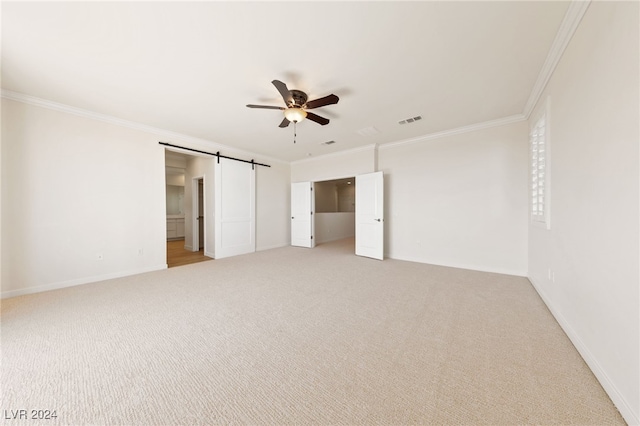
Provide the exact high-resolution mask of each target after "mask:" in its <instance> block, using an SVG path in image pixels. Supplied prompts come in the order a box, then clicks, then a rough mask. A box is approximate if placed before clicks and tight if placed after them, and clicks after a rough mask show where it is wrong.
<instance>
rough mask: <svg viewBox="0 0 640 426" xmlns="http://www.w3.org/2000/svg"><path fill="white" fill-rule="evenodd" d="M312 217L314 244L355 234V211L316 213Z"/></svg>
mask: <svg viewBox="0 0 640 426" xmlns="http://www.w3.org/2000/svg"><path fill="white" fill-rule="evenodd" d="M314 218H315V219H314V220H315V239H316V244H322V243H327V242H329V241H334V240H341V239H343V238H349V237H354V236H355V235H356V214H355V213H348V212H343V213H337V212H334V213H316V214H315V215H314Z"/></svg>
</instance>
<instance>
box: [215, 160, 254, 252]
mask: <svg viewBox="0 0 640 426" xmlns="http://www.w3.org/2000/svg"><path fill="white" fill-rule="evenodd" d="M255 182H256V176H255V170H254V169H253V168H252V166H251V164H247V163H242V162H239V161H233V160H229V159H225V158H221V159H220V162H219V163H217V164H216V177H215V211H216V214H215V241H216V251H215V254H216V258H217V259H221V258H223V257H229V256H236V255H239V254H245V253H252V252H254V251H256V215H255V199H256V188H255Z"/></svg>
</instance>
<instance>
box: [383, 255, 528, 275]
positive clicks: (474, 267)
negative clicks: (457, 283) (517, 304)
mask: <svg viewBox="0 0 640 426" xmlns="http://www.w3.org/2000/svg"><path fill="white" fill-rule="evenodd" d="M384 257H385V259H386V258H389V259H395V260H404V261H406V262H416V263H426V264H428V265H434V266H444V267H447V268H456V269H467V270H470V271H478V272H489V273H492V274H502V275H514V276H516V277H523V278H526V277H527V272H528V271H526V270H521V269H509V268H492V267H485V266H478V265H468V264H464V263H455V262H440V261H437V260H430V259H417V258H412V257H410V256H395V255H393V254H391V253H385V254H384Z"/></svg>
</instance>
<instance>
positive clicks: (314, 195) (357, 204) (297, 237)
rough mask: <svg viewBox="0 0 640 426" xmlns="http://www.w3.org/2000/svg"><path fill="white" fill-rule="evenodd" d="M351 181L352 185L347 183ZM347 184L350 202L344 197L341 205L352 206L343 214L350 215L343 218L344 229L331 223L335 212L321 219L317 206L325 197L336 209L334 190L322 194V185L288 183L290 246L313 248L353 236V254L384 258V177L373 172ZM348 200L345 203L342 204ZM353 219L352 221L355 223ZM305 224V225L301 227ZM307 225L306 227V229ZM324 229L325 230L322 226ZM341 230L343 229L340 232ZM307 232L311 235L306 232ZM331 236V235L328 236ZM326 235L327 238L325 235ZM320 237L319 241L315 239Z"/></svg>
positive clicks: (359, 176) (379, 173)
mask: <svg viewBox="0 0 640 426" xmlns="http://www.w3.org/2000/svg"><path fill="white" fill-rule="evenodd" d="M350 182H351V183H350ZM344 183H346V184H347V185H353V187H354V190H353V194H354V197H353V202H352V203H350V202H348V198H347V197H344V198H343V200H342V201H343V204H346V205H347V206H353V210H354V211H353V212H344V213H345V214H346V213H348V214H350V215H352V216H353V218H352V217H345V218H343V219H344V220H342V221H341V222H343V225H344V226H340V225H338V224H337V223H334V222H335V220H334V218H335V217H334V216H333V215H336V214H338V212H327V214H329V215H330V216H328V217H327V218H324V217H323V216H322V215H323V212H322V211H319V210H321V208H319V206H318V205H319V204H321V203H322V199H323V198H326V199H327V200H328V203H329V204H334V205H335V206H336V208H337V206H338V203H339V201H340V200H339V199H340V198H341V197H339V196H338V190H337V187H336V188H335V190H333V189H332V187H331V185H333V186H336V184H335V183H333V184H329V185H328V186H327V188H328V189H329V190H328V191H326V194H323V193H322V192H323V190H322V189H321V188H322V185H321V182H316V183H313V182H295V183H292V184H291V245H292V246H299V247H308V248H313V247H314V246H315V245H316V244H320V243H321V242H323V241H324V242H328V241H333V240H338V239H347V238H350V237H351V235H353V234H354V235H355V254H356V255H358V256H364V257H370V258H373V259H378V260H383V259H384V175H383V173H382V172H373V173H367V174H362V175H357V176H355V180H353V181H351V178H348V179H346V182H344ZM345 200H347V202H346V203H345V202H344V201H345ZM354 219H355V220H354ZM301 224H304V225H305V226H301ZM307 224H308V226H307ZM323 226H324V227H325V228H326V231H324V230H323V229H322V227H323ZM341 228H343V229H341ZM309 230H310V231H311V232H309ZM331 233H333V235H331ZM326 234H328V236H327V235H326ZM318 237H320V238H318Z"/></svg>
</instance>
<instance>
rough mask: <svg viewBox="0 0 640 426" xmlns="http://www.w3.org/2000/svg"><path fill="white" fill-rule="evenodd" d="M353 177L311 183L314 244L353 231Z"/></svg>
mask: <svg viewBox="0 0 640 426" xmlns="http://www.w3.org/2000/svg"><path fill="white" fill-rule="evenodd" d="M355 189H356V185H355V177H349V178H344V179H334V180H328V181H321V182H315V183H314V190H313V192H314V198H315V200H314V201H315V213H314V222H315V238H316V244H323V243H328V242H331V241H336V240H342V239H346V238H355V235H356V218H355V211H356V194H355Z"/></svg>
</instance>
